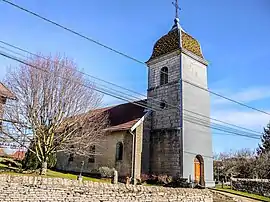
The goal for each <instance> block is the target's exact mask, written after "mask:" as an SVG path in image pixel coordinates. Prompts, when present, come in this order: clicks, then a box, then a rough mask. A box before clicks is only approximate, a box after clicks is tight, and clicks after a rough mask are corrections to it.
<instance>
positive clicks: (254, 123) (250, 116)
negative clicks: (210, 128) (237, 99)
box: [211, 110, 270, 132]
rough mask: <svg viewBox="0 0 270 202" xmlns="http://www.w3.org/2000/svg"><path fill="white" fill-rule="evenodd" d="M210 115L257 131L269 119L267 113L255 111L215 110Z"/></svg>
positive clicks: (269, 111)
mask: <svg viewBox="0 0 270 202" xmlns="http://www.w3.org/2000/svg"><path fill="white" fill-rule="evenodd" d="M267 112H268V113H270V110H268V111H267ZM211 117H212V118H216V119H219V120H222V121H225V122H228V123H232V124H235V125H238V126H241V127H245V128H248V129H252V130H257V131H259V132H262V131H263V127H265V126H266V125H267V124H268V123H269V121H270V116H269V115H267V114H263V113H260V112H255V111H237V110H215V111H213V112H212V116H211Z"/></svg>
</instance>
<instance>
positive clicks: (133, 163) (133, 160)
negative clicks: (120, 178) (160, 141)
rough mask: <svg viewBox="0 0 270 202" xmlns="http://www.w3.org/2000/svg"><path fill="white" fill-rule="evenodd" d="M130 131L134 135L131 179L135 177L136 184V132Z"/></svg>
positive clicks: (134, 182)
mask: <svg viewBox="0 0 270 202" xmlns="http://www.w3.org/2000/svg"><path fill="white" fill-rule="evenodd" d="M129 133H130V134H131V135H132V157H131V179H133V184H134V185H136V178H135V154H136V152H135V151H136V150H135V149H136V139H135V138H136V134H135V133H133V132H132V131H131V130H129Z"/></svg>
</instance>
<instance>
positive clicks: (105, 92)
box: [0, 52, 254, 138]
mask: <svg viewBox="0 0 270 202" xmlns="http://www.w3.org/2000/svg"><path fill="white" fill-rule="evenodd" d="M0 55H2V56H4V57H6V58H9V59H12V60H14V61H17V62H19V63H22V64H24V65H27V66H29V67H32V68H35V69H38V70H40V71H43V72H45V73H47V74H50V72H48V71H46V70H44V69H43V68H40V67H37V66H35V65H32V64H29V63H27V62H25V61H23V60H20V59H18V58H16V57H13V56H9V55H7V54H5V53H2V52H0ZM57 77H59V78H62V79H64V80H68V81H70V79H68V78H65V77H63V76H59V75H58V76H57ZM73 82H76V81H74V80H73ZM79 85H82V86H84V87H86V88H90V89H92V90H95V91H98V92H100V93H104V94H106V95H109V96H112V97H115V98H117V99H120V100H124V101H127V102H129V103H132V104H134V105H137V106H141V107H143V108H147V109H151V110H153V111H155V112H157V111H161V110H160V109H158V110H157V109H156V108H151V107H149V106H147V105H144V104H141V103H139V102H130V101H129V99H128V98H126V97H123V96H119V95H114V94H112V93H111V92H107V91H105V90H104V89H100V88H93V87H91V86H88V85H85V84H81V83H79ZM187 121H189V122H190V120H187ZM193 123H194V124H198V123H196V122H193ZM198 125H203V124H198ZM203 126H205V127H209V128H213V129H216V130H220V131H222V132H227V133H231V134H234V135H240V136H245V137H249V138H254V137H253V136H248V135H242V134H239V133H235V132H231V131H226V130H224V129H220V128H217V127H211V126H207V125H203Z"/></svg>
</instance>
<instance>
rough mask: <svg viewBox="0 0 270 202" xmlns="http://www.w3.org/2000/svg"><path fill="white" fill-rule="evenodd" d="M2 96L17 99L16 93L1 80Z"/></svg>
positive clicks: (0, 91) (0, 92)
mask: <svg viewBox="0 0 270 202" xmlns="http://www.w3.org/2000/svg"><path fill="white" fill-rule="evenodd" d="M0 96H2V97H6V98H9V99H16V97H15V95H14V94H13V93H12V92H11V91H10V90H9V89H8V88H7V87H6V86H5V85H4V84H2V83H1V82H0Z"/></svg>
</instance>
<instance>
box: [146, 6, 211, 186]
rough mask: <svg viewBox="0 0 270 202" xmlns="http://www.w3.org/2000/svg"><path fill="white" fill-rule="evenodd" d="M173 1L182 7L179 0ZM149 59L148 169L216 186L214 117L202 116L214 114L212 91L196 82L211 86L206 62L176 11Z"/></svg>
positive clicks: (197, 43) (151, 171)
mask: <svg viewBox="0 0 270 202" xmlns="http://www.w3.org/2000/svg"><path fill="white" fill-rule="evenodd" d="M175 7H176V10H177V11H178V4H177V1H176V3H175ZM146 64H147V66H148V90H147V103H148V105H149V106H150V107H151V109H153V110H152V114H151V118H150V119H151V121H150V122H151V130H150V131H151V132H150V138H149V142H150V146H149V173H151V174H156V175H158V174H167V175H170V176H174V177H181V178H186V179H189V180H199V181H198V183H200V184H201V185H203V186H204V185H206V186H212V185H213V158H212V156H213V155H212V135H211V130H210V129H209V127H207V125H208V126H209V124H210V121H209V119H206V120H204V124H200V122H199V120H201V119H202V117H203V116H204V117H209V116H210V96H209V93H208V92H207V91H203V90H202V89H200V88H198V87H196V86H200V87H202V88H206V89H207V88H208V87H207V65H208V63H207V61H206V60H205V59H204V57H203V54H202V51H201V46H200V44H199V42H198V41H197V40H196V39H194V38H193V37H192V36H190V35H189V34H187V33H186V32H185V31H184V30H183V29H182V28H181V26H180V23H179V19H178V12H177V13H176V18H175V20H174V25H173V27H172V29H171V30H170V31H169V32H168V33H167V34H166V35H164V36H162V37H161V38H160V39H159V40H158V41H157V42H156V43H155V45H154V48H153V52H152V55H151V57H150V59H149V60H148V61H147V62H146ZM198 114H199V115H202V116H201V117H200V116H198ZM203 125H204V126H203ZM195 165H196V166H197V167H196V166H195ZM195 168H197V169H195ZM198 168H200V170H199V171H198ZM196 173H197V174H196ZM198 173H200V176H198Z"/></svg>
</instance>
